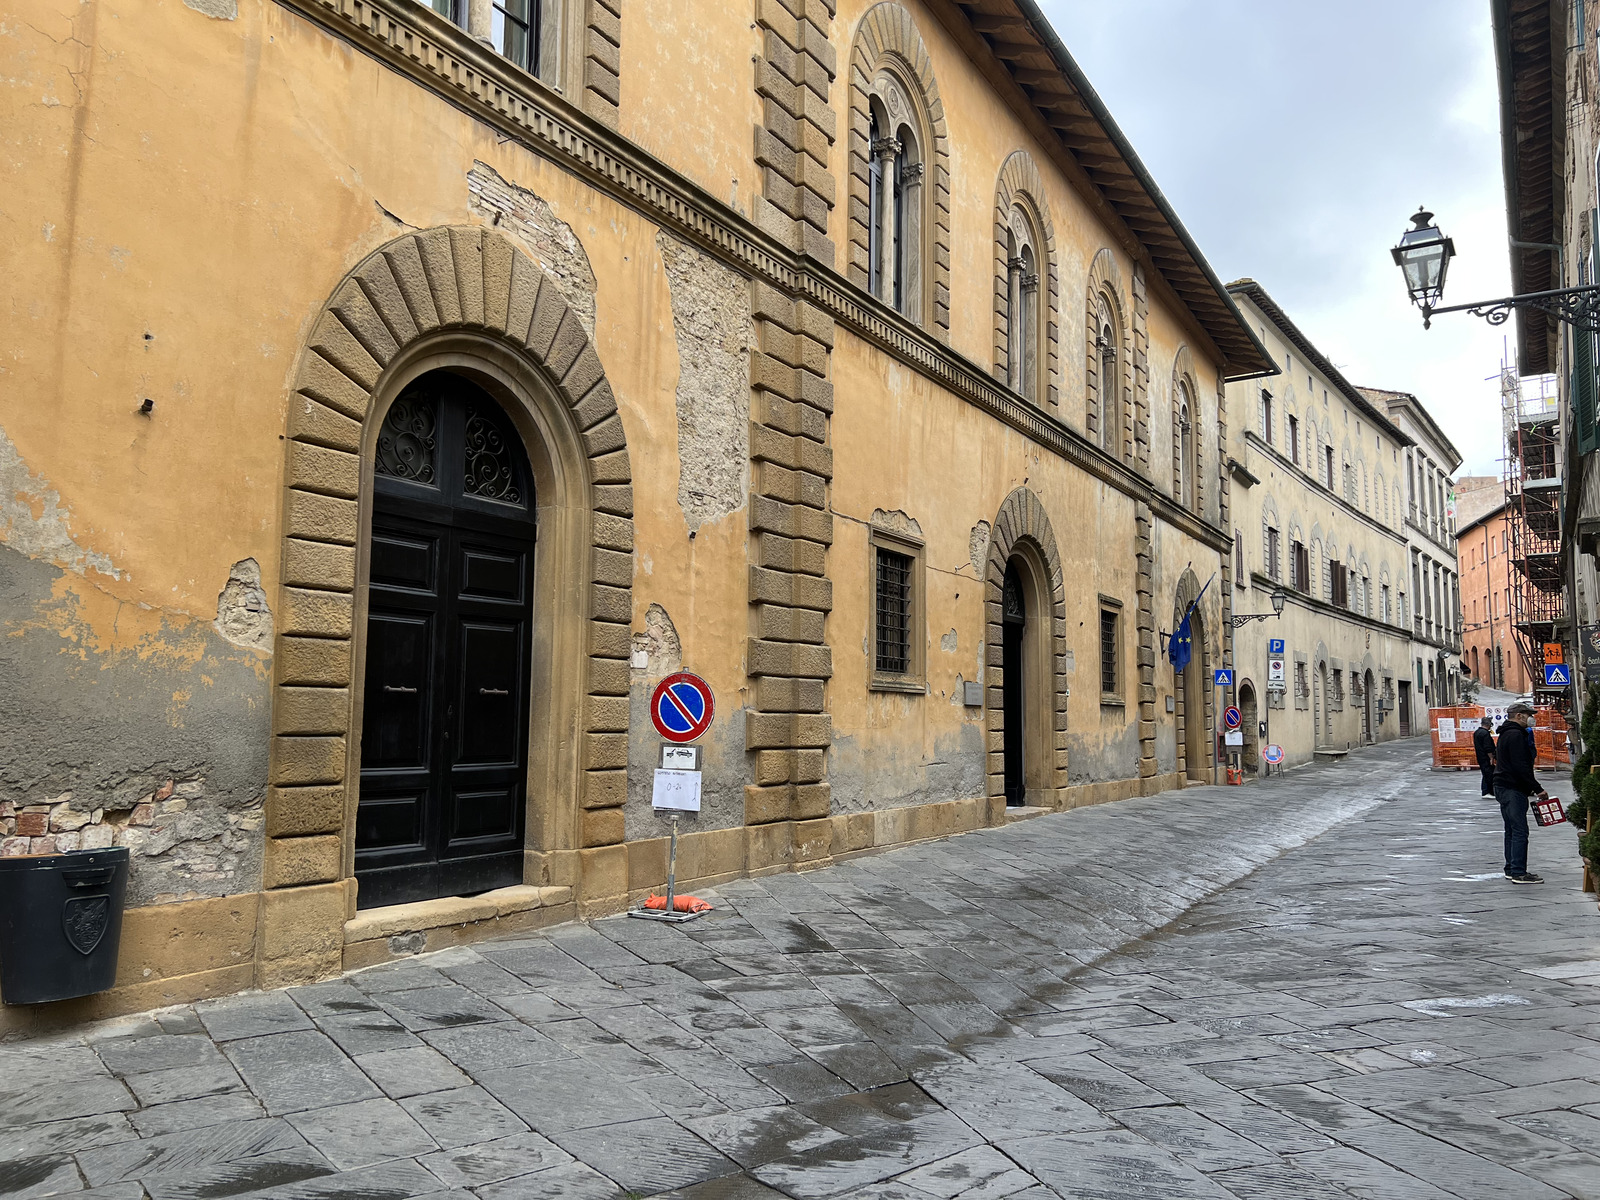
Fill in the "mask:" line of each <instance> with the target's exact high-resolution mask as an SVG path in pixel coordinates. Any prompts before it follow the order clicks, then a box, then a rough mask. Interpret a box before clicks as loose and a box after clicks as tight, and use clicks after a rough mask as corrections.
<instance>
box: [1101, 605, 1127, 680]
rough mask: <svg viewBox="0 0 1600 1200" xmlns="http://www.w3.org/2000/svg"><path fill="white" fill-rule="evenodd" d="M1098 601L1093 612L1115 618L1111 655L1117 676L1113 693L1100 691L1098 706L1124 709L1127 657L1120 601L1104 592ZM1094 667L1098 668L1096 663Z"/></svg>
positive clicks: (1125, 634)
mask: <svg viewBox="0 0 1600 1200" xmlns="http://www.w3.org/2000/svg"><path fill="white" fill-rule="evenodd" d="M1098 601H1099V602H1098V604H1097V606H1096V610H1095V611H1096V612H1097V613H1099V614H1101V615H1102V617H1103V616H1104V614H1106V613H1111V614H1113V615H1114V616H1115V617H1116V632H1115V635H1114V636H1115V639H1116V640H1115V644H1114V646H1113V654H1114V655H1115V657H1116V667H1115V670H1116V676H1117V686H1116V689H1115V690H1114V691H1110V692H1108V691H1106V690H1105V689H1104V688H1102V689H1101V691H1100V705H1101V707H1102V708H1126V707H1127V703H1128V702H1127V700H1126V699H1124V696H1125V695H1126V692H1127V687H1126V684H1125V683H1124V680H1125V679H1126V678H1127V669H1126V663H1127V655H1126V654H1124V653H1123V649H1122V641H1123V639H1124V638H1125V637H1126V636H1127V632H1126V630H1125V629H1124V628H1123V623H1122V601H1121V600H1118V599H1117V598H1116V597H1115V596H1107V595H1106V594H1105V593H1104V592H1102V593H1100V595H1099V597H1098ZM1096 632H1097V633H1098V632H1099V630H1096ZM1102 637H1103V635H1102ZM1097 645H1098V640H1097ZM1101 650H1102V653H1103V652H1104V647H1103V646H1102V647H1101ZM1096 665H1097V666H1098V663H1097V664H1096Z"/></svg>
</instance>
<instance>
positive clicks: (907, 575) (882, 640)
mask: <svg viewBox="0 0 1600 1200" xmlns="http://www.w3.org/2000/svg"><path fill="white" fill-rule="evenodd" d="M877 633H878V636H877V643H878V645H877V666H878V670H880V671H887V672H888V673H890V674H893V675H904V674H905V673H906V672H907V671H908V670H910V667H911V558H910V556H909V555H905V554H896V553H895V552H894V551H892V550H885V549H883V548H881V547H880V548H879V549H878V629H877Z"/></svg>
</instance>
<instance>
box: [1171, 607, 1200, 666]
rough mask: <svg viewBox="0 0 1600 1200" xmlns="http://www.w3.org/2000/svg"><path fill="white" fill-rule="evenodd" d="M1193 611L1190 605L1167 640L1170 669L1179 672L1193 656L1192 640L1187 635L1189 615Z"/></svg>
mask: <svg viewBox="0 0 1600 1200" xmlns="http://www.w3.org/2000/svg"><path fill="white" fill-rule="evenodd" d="M1193 611H1194V607H1193V606H1192V605H1191V606H1190V608H1189V612H1186V613H1184V614H1183V620H1182V621H1181V622H1180V623H1179V624H1178V628H1177V631H1176V632H1174V633H1173V635H1172V636H1171V637H1170V638H1168V639H1167V657H1168V658H1169V659H1171V660H1172V669H1173V670H1175V671H1181V670H1183V669H1184V668H1185V667H1186V666H1188V665H1189V659H1190V658H1191V657H1192V656H1193V654H1194V639H1193V638H1192V637H1191V636H1190V635H1189V613H1192V612H1193Z"/></svg>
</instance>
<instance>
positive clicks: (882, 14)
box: [845, 0, 950, 344]
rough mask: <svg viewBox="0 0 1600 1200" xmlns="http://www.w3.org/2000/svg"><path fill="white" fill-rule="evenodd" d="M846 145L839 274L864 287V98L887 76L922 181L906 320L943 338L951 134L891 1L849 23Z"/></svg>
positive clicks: (925, 58)
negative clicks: (918, 151) (913, 287)
mask: <svg viewBox="0 0 1600 1200" xmlns="http://www.w3.org/2000/svg"><path fill="white" fill-rule="evenodd" d="M849 73H850V92H849V104H850V108H849V113H848V120H849V124H850V129H849V150H848V158H847V164H848V166H847V171H846V180H847V184H848V187H849V193H850V195H849V205H850V207H849V213H850V220H849V234H848V235H847V242H848V244H847V249H846V256H845V275H846V277H847V278H848V279H849V280H850V282H851V283H853V284H855V285H856V286H857V287H859V288H861V289H862V290H863V291H866V290H867V286H868V282H869V274H870V264H869V261H868V255H869V253H870V243H871V236H870V231H869V229H868V227H867V220H868V213H869V211H870V207H871V205H870V200H869V196H868V188H869V181H870V178H871V175H870V172H869V171H868V164H867V159H868V156H869V155H871V154H872V153H873V152H874V151H873V147H872V146H870V145H869V144H868V143H869V142H870V140H871V129H872V119H871V103H872V99H873V97H875V96H876V97H878V98H879V102H880V103H882V96H883V88H884V84H885V81H886V80H887V79H892V80H893V81H894V82H895V84H897V85H898V87H899V88H900V90H901V92H902V93H903V95H904V96H905V98H906V99H907V101H908V102H909V105H910V107H911V108H912V109H913V110H914V114H913V117H914V120H915V121H916V123H917V124H919V125H920V126H921V130H920V133H921V137H922V165H923V178H922V186H921V188H920V189H919V190H920V193H921V196H920V199H921V214H920V215H921V218H922V237H921V251H922V255H921V262H920V264H919V265H920V266H921V267H923V270H922V271H921V273H920V278H918V279H917V281H916V283H917V286H918V292H917V295H916V297H915V305H913V304H912V303H911V302H910V301H908V302H907V303H906V305H905V308H906V317H907V318H908V319H909V320H910V321H911V323H912V324H914V325H918V326H921V327H922V328H924V329H926V330H927V331H928V332H929V333H930V334H932V336H933V337H934V339H935V340H936V341H938V342H940V343H943V344H948V343H949V341H950V135H949V131H948V128H947V127H946V125H945V117H944V102H943V101H942V100H941V99H940V97H939V84H938V81H937V80H936V79H935V78H934V75H933V62H932V59H931V58H930V57H929V55H928V51H927V47H926V46H925V45H924V44H923V41H922V34H921V33H920V32H919V31H918V29H917V25H916V21H915V20H914V19H913V18H912V16H911V14H910V12H908V11H907V10H906V9H905V8H904V7H902V6H901V5H899V4H897V3H894V0H884V3H881V4H876V5H874V6H873V7H872V8H870V9H868V10H867V12H866V13H865V15H863V16H862V18H861V21H860V23H859V24H858V25H857V27H856V33H855V37H854V38H853V39H852V42H851V49H850V66H849Z"/></svg>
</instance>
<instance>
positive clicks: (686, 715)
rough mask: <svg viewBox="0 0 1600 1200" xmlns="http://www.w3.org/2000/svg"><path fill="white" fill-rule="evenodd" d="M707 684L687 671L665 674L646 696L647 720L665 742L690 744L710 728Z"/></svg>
mask: <svg viewBox="0 0 1600 1200" xmlns="http://www.w3.org/2000/svg"><path fill="white" fill-rule="evenodd" d="M715 714H716V701H714V700H713V699H712V697H711V685H710V684H709V683H707V682H706V681H705V680H704V679H701V678H700V676H698V675H695V674H692V673H691V672H689V671H679V672H678V673H677V674H676V675H668V676H667V677H666V678H665V679H663V680H662V681H661V682H660V683H658V684H656V690H655V692H654V693H652V695H651V696H650V720H651V721H652V722H654V723H655V727H656V732H657V733H659V734H660V735H661V736H662V737H664V738H666V739H667V741H669V742H692V741H694V740H695V739H696V738H697V737H699V736H700V735H701V734H703V733H704V732H705V731H706V730H708V729H710V728H711V719H712V717H713V716H714V715H715Z"/></svg>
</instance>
